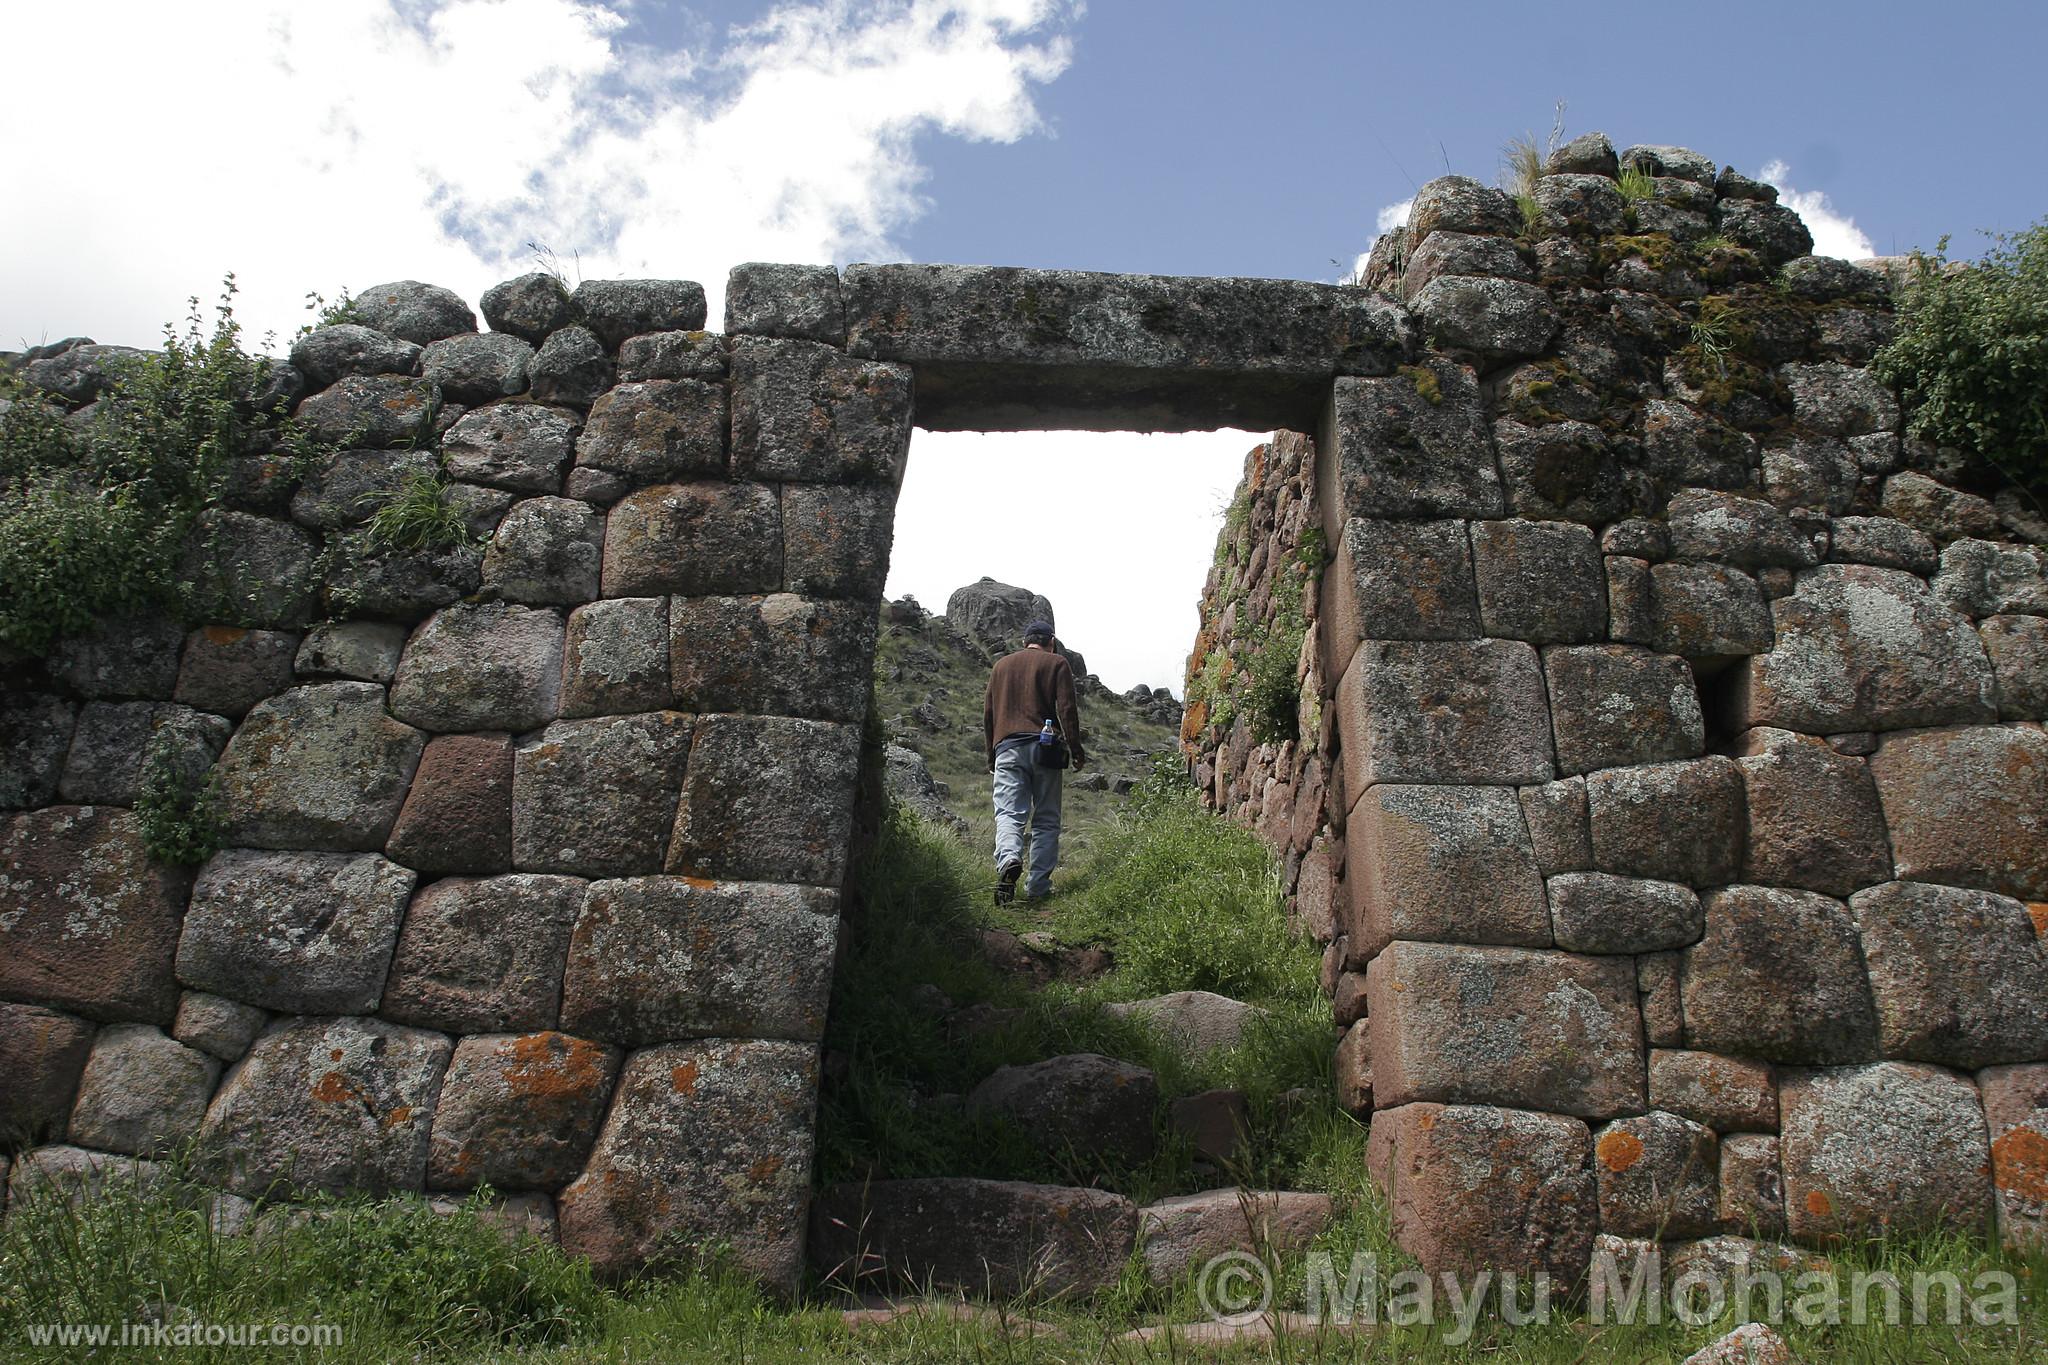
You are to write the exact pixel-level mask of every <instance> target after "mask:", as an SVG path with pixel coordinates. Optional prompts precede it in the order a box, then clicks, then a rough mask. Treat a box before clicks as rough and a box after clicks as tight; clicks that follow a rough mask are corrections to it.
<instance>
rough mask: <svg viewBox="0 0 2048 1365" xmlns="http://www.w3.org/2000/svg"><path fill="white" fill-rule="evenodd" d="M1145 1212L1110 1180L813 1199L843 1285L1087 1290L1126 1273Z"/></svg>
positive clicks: (907, 1186)
mask: <svg viewBox="0 0 2048 1365" xmlns="http://www.w3.org/2000/svg"><path fill="white" fill-rule="evenodd" d="M1138 1216H1139V1215H1138V1209H1137V1207H1136V1206H1135V1205H1134V1204H1132V1203H1131V1201H1130V1200H1128V1199H1126V1198H1124V1197H1123V1196H1122V1195H1119V1194H1111V1193H1109V1192H1108V1191H1106V1190H1090V1189H1074V1188H1068V1187H1065V1186H1057V1185H1032V1184H1025V1183H1023V1182H1019V1181H1009V1180H973V1179H963V1178H938V1179H925V1180H877V1181H872V1182H868V1183H864V1184H847V1185H835V1186H833V1187H832V1188H830V1189H828V1190H826V1191H825V1192H824V1193H823V1194H822V1195H821V1196H820V1197H819V1199H818V1200H817V1202H816V1203H815V1204H814V1205H813V1207H812V1211H811V1263H812V1265H814V1266H815V1267H816V1268H817V1269H818V1271H819V1273H820V1274H821V1275H822V1276H823V1277H824V1278H825V1279H826V1280H827V1282H829V1283H832V1284H838V1285H848V1286H851V1285H854V1284H856V1283H859V1282H861V1281H864V1280H866V1279H868V1278H870V1277H874V1278H879V1279H883V1280H885V1281H890V1282H894V1283H897V1284H902V1285H910V1286H916V1287H919V1288H923V1287H927V1286H929V1287H932V1288H940V1289H953V1290H959V1291H963V1292H965V1293H969V1294H987V1295H990V1296H991V1297H1010V1296H1014V1295H1017V1294H1022V1293H1027V1292H1028V1293H1034V1294H1044V1295H1057V1296H1085V1295H1087V1294H1091V1293H1094V1292H1095V1291H1097V1290H1101V1289H1106V1288H1108V1287H1109V1286H1110V1285H1113V1284H1115V1283H1116V1281H1117V1277H1118V1275H1119V1274H1121V1273H1122V1271H1123V1267H1124V1263H1125V1261H1126V1260H1127V1259H1128V1258H1129V1256H1130V1251H1131V1245H1132V1242H1133V1240H1134V1239H1135V1237H1136V1235H1137V1231H1138Z"/></svg>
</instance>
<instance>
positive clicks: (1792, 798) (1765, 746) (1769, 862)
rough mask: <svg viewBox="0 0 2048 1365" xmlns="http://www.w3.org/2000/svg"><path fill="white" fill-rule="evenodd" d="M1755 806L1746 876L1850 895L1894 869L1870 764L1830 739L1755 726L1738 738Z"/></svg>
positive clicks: (1744, 783) (1744, 780)
mask: <svg viewBox="0 0 2048 1365" xmlns="http://www.w3.org/2000/svg"><path fill="white" fill-rule="evenodd" d="M1736 753H1737V755H1738V757H1737V759H1736V761H1737V762H1738V763H1739V764H1740V765H1741V767H1742V786H1743V792H1744V796H1745V799H1746V803H1747V805H1748V807H1749V837H1748V839H1747V840H1746V841H1745V846H1744V852H1743V872H1742V878H1743V880H1744V881H1748V882H1756V883H1759V884H1763V885H1768V886H1792V887H1798V888H1800V889H1801V890H1805V891H1818V892H1820V893H1821V894H1822V895H1824V896H1847V895H1849V894H1850V893H1852V892H1855V891H1860V890H1862V889H1863V888H1864V887H1866V886H1872V885H1875V884H1876V883H1878V882H1881V881H1885V880H1888V879H1889V878H1890V876H1891V871H1892V864H1891V848H1890V845H1889V844H1888V843H1887V842H1886V835H1885V828H1884V813H1883V811H1882V810H1881V809H1880V808H1879V805H1878V799H1877V787H1876V785H1875V784H1874V783H1873V782H1872V781H1871V778H1870V769H1869V766H1868V765H1867V764H1865V763H1864V762H1863V760H1862V759H1860V758H1855V757H1852V756H1849V755H1846V754H1841V753H1838V752H1836V751H1835V749H1834V748H1833V747H1831V746H1830V744H1829V743H1828V742H1827V741H1824V740H1822V739H1819V738H1817V737H1814V736H1809V735H1798V734H1794V733H1793V732H1792V731H1790V730H1750V731H1747V732H1746V733H1744V734H1743V735H1742V736H1741V738H1739V739H1738V740H1737V741H1736Z"/></svg>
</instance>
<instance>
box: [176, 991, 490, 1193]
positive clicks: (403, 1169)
mask: <svg viewBox="0 0 2048 1365" xmlns="http://www.w3.org/2000/svg"><path fill="white" fill-rule="evenodd" d="M450 1051H451V1047H450V1044H449V1042H448V1040H447V1039H446V1038H444V1037H442V1036H441V1035H440V1034H438V1033H426V1032H423V1031H421V1030H419V1029H409V1028H400V1027H399V1026H398V1025H396V1024H387V1023H385V1022H384V1021H383V1020H381V1019H355V1018H339V1019H292V1020H287V1021H285V1022H283V1023H280V1024H279V1025H278V1026H277V1027H275V1028H273V1029H272V1030H271V1031H270V1032H268V1033H266V1034H264V1035H263V1036H262V1037H261V1038H259V1039H257V1040H256V1045H255V1046H254V1047H253V1048H251V1049H250V1050H249V1056H248V1058H247V1059H246V1060H244V1061H243V1063H242V1064H241V1066H239V1067H237V1068H235V1069H234V1070H233V1071H232V1072H230V1073H229V1075H228V1077H227V1079H226V1080H225V1081H223V1082H222V1083H221V1088H220V1093H219V1094H218V1095H216V1096H215V1097H214V1100H213V1104H212V1106H211V1107H209V1108H208V1109H207V1111H206V1121H205V1122H204V1123H203V1124H202V1125H201V1126H200V1130H199V1146H198V1162H199V1169H200V1170H201V1171H202V1172H204V1173H206V1174H208V1175H209V1176H211V1177H212V1178H214V1179H217V1180H218V1181H219V1182H220V1183H222V1184H224V1185H226V1186H227V1188H228V1189H230V1190H232V1191H234V1192H235V1193H237V1194H241V1195H246V1196H248V1197H250V1198H256V1197H259V1196H262V1195H265V1194H272V1193H284V1194H301V1195H303V1194H311V1193H315V1192H326V1193H333V1194H339V1193H341V1192H343V1191H345V1190H360V1191H363V1192H364V1193H368V1194H388V1193H394V1192H400V1191H414V1190H418V1189H420V1188H422V1186H423V1185H424V1184H425V1181H426V1173H427V1134H428V1132H429V1130H430V1128H431V1125H432V1123H433V1116H434V1100H435V1097H436V1096H437V1095H438V1094H439V1093H440V1089H441V1073H442V1071H443V1069H444V1068H446V1066H447V1064H448V1056H449V1052H450Z"/></svg>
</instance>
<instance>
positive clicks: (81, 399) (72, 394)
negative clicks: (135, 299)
mask: <svg viewBox="0 0 2048 1365" xmlns="http://www.w3.org/2000/svg"><path fill="white" fill-rule="evenodd" d="M148 354H149V352H148V351H142V350H137V349H136V348H135V347H133V346H101V345H99V344H97V343H95V342H91V341H88V342H85V343H84V344H83V345H80V346H71V347H67V348H65V349H64V350H61V351H58V352H56V353H55V354H52V355H48V356H43V357H39V358H38V359H35V360H31V361H29V362H28V363H27V364H25V365H23V366H22V367H21V377H22V378H23V379H24V380H26V381H27V382H28V383H29V384H30V385H32V386H33V387H35V388H38V389H41V390H42V391H43V392H44V393H53V394H55V395H57V396H58V397H59V398H62V399H63V400H64V401H65V402H67V403H71V404H73V405H78V404H84V403H90V402H92V401H93V400H94V399H96V398H98V397H99V396H100V395H101V394H103V393H105V392H107V391H108V390H109V389H111V388H112V387H113V385H114V382H115V380H116V379H117V378H118V377H119V376H121V375H123V374H126V373H127V372H128V369H129V368H130V367H131V366H133V365H134V364H135V362H137V361H139V360H141V359H142V358H143V357H144V356H146V355H148Z"/></svg>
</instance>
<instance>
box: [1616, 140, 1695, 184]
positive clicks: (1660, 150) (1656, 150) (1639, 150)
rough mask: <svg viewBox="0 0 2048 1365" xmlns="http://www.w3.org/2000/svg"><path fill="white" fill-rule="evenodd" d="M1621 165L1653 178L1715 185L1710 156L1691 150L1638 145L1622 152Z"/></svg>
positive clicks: (1654, 144) (1646, 144) (1652, 144)
mask: <svg viewBox="0 0 2048 1365" xmlns="http://www.w3.org/2000/svg"><path fill="white" fill-rule="evenodd" d="M1621 164H1622V167H1623V168H1624V169H1627V170H1640V171H1642V172H1644V173H1646V174H1648V175H1653V176H1675V177H1677V178H1678V179H1680V180H1690V181H1692V182H1693V183H1694V184H1696V185H1705V186H1706V187H1708V188H1709V189H1712V188H1713V186H1714V180H1715V174H1716V172H1715V169H1714V161H1713V158H1712V157H1705V156H1701V155H1700V154H1699V153H1698V152H1695V151H1693V150H1692V149H1691V148H1690V147H1667V146H1661V145H1658V144H1656V143H1639V144H1637V145H1636V146H1633V147H1629V148H1626V149H1624V150H1623V152H1622V153H1621Z"/></svg>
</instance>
